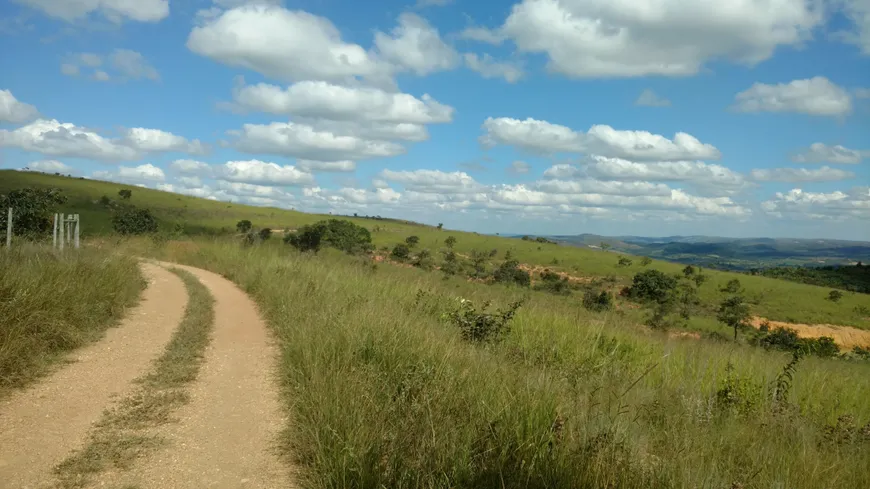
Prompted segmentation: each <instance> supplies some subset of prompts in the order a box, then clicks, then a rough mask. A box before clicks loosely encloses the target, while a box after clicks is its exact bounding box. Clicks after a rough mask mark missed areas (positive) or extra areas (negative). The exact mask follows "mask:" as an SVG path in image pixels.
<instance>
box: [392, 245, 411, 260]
mask: <svg viewBox="0 0 870 489" xmlns="http://www.w3.org/2000/svg"><path fill="white" fill-rule="evenodd" d="M390 255H391V256H392V257H393V258H395V259H397V260H403V261H404V260H407V259H408V258H409V257H410V256H411V248H410V247H409V246H408V245H406V244H405V243H399V244H397V245H396V246H393V251H391V252H390Z"/></svg>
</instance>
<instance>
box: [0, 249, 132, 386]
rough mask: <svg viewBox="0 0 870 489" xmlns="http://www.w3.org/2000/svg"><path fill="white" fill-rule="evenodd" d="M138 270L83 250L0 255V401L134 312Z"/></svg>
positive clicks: (16, 251) (14, 251)
mask: <svg viewBox="0 0 870 489" xmlns="http://www.w3.org/2000/svg"><path fill="white" fill-rule="evenodd" d="M144 286H145V282H144V280H143V279H142V276H141V274H140V272H139V268H138V267H137V265H136V262H135V261H134V260H133V259H131V258H127V257H124V256H120V255H116V254H106V253H103V252H100V251H98V250H92V249H88V248H82V249H79V250H67V251H66V252H64V253H57V252H54V251H52V250H51V249H49V248H45V247H40V246H36V245H24V246H21V247H13V248H11V249H8V250H2V253H0V397H3V396H4V395H5V394H8V393H9V392H11V389H13V388H20V387H23V386H26V385H28V384H29V383H31V382H32V381H34V380H35V379H37V378H39V377H40V376H42V375H45V374H46V373H47V372H49V371H50V370H51V367H52V366H53V365H56V364H58V362H59V361H60V360H62V359H63V357H64V354H65V353H68V352H69V351H71V350H74V349H76V348H79V347H81V346H84V345H87V344H89V343H91V342H93V341H96V340H98V339H99V338H101V337H102V335H103V333H104V332H105V331H106V330H107V329H108V328H110V327H112V326H113V325H115V324H117V322H118V320H119V319H120V318H121V317H122V316H123V315H124V312H125V310H126V309H127V308H129V307H131V306H133V305H135V304H136V303H137V301H138V300H139V294H140V292H141V291H142V289H143V288H144Z"/></svg>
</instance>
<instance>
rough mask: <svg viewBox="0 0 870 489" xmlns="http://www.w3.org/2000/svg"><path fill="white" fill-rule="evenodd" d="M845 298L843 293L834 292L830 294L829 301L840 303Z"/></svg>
mask: <svg viewBox="0 0 870 489" xmlns="http://www.w3.org/2000/svg"><path fill="white" fill-rule="evenodd" d="M842 298H843V293H842V292H840V291H839V290H832V291H830V292H829V293H828V300H829V301H831V302H840V299H842Z"/></svg>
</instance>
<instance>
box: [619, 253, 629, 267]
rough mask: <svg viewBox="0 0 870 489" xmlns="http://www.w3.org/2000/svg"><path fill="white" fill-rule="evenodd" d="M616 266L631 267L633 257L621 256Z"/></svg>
mask: <svg viewBox="0 0 870 489" xmlns="http://www.w3.org/2000/svg"><path fill="white" fill-rule="evenodd" d="M616 266H618V267H630V266H631V258H628V257H626V256H620V257H619V261H617V262H616Z"/></svg>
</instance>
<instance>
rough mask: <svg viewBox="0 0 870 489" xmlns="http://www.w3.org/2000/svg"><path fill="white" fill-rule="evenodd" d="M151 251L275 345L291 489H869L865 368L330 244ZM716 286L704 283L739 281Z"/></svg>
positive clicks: (200, 244)
mask: <svg viewBox="0 0 870 489" xmlns="http://www.w3.org/2000/svg"><path fill="white" fill-rule="evenodd" d="M423 241H424V240H423V239H421V243H420V244H419V245H418V246H421V245H423V244H424V243H423ZM402 243H403V244H405V245H406V246H407V243H406V242H405V241H404V240H402ZM458 244H459V243H458V242H457V243H454V245H458ZM149 245H150V244H149ZM139 246H142V247H143V250H144V247H145V246H146V245H145V243H142V244H140V245H139ZM448 250H449V249H448ZM156 252H157V253H160V254H162V255H163V257H164V258H167V259H172V260H177V261H181V262H184V263H189V264H191V265H196V266H199V267H203V268H207V269H211V270H214V271H216V272H218V273H222V274H224V275H225V276H227V277H229V278H230V279H232V280H234V281H236V282H237V283H239V284H240V285H241V286H242V287H243V288H244V289H246V290H247V291H248V292H249V293H250V294H252V296H253V297H254V298H255V300H256V301H257V302H258V303H259V305H260V307H261V308H262V311H263V314H264V315H265V317H266V318H267V320H268V322H269V324H270V325H271V327H272V328H273V330H274V332H275V334H276V336H277V338H278V340H279V344H280V346H281V348H282V351H283V355H282V366H281V371H280V374H279V376H278V378H279V379H281V382H282V384H283V388H284V389H285V398H284V399H285V403H286V408H287V410H288V412H289V414H290V416H291V418H292V420H293V421H292V422H288V425H287V429H286V432H285V433H284V436H283V450H284V451H285V453H287V454H288V455H289V456H291V457H293V459H294V461H295V463H297V464H298V465H299V466H300V467H301V476H302V477H303V478H304V480H303V484H302V485H303V487H320V488H328V487H335V488H338V487H347V486H348V485H349V484H350V485H353V486H354V487H360V488H366V487H372V488H374V487H517V488H519V487H531V488H534V487H541V488H543V487H548V488H553V487H590V488H593V487H596V488H597V487H621V488H623V487H624V488H632V487H638V488H641V487H642V488H657V487H703V488H706V487H710V488H731V487H741V488H769V487H790V488H854V487H868V486H870V405H868V404H867V403H866V399H867V398H868V396H870V375H868V374H870V364H868V363H866V362H861V361H842V360H831V359H826V358H821V357H820V356H818V355H807V354H806V353H805V352H802V351H800V349H799V348H794V349H783V350H784V351H780V350H779V349H776V348H771V349H764V348H759V347H754V346H751V345H748V344H746V343H744V342H740V343H734V342H733V341H695V340H684V339H679V338H674V337H672V336H671V335H669V334H668V333H667V332H665V331H658V330H655V329H651V328H649V327H648V326H645V325H643V324H639V323H638V322H637V321H635V320H634V319H632V318H631V317H630V316H629V315H628V314H627V313H625V314H620V313H619V312H618V310H616V309H615V308H614V307H615V306H614V305H613V304H611V305H610V306H606V305H605V304H606V303H607V300H606V299H601V300H599V299H598V297H600V294H598V295H596V296H595V297H594V298H593V297H592V294H589V297H590V299H589V300H588V301H586V300H584V299H585V298H586V294H585V293H584V294H579V293H577V294H576V296H575V295H574V293H573V292H572V295H570V296H565V295H563V294H555V293H540V292H535V291H533V290H532V288H531V287H526V286H525V285H523V284H517V283H516V280H514V281H513V283H510V284H508V285H504V284H499V283H495V284H493V285H484V284H482V283H479V282H478V281H474V280H468V279H467V278H466V277H460V276H455V275H449V274H446V273H436V272H434V271H428V270H425V269H423V268H422V267H415V266H413V265H411V264H410V263H407V264H406V265H411V266H386V265H381V266H376V265H374V264H373V263H372V260H371V259H370V258H365V259H361V258H360V257H358V256H350V255H348V253H347V252H345V251H342V250H338V249H332V248H331V247H325V248H322V249H321V250H320V251H319V252H318V253H316V254H315V253H311V252H299V251H298V250H296V249H294V247H293V246H288V245H287V244H284V243H281V242H280V241H276V240H272V241H270V242H267V243H262V244H261V245H260V246H256V247H246V246H243V245H240V243H239V242H238V241H235V242H226V241H215V242H208V241H196V242H192V243H188V244H187V245H184V246H180V245H175V244H170V245H168V246H166V247H164V248H163V249H162V250H158V251H156ZM446 253H450V251H447V252H446ZM411 258H412V259H413V258H414V257H413V254H412V256H411ZM500 258H503V256H502V257H500ZM508 261H509V260H503V259H500V260H497V262H499V264H498V266H496V267H494V270H498V269H499V268H501V267H502V266H503V265H504V264H505V262H508ZM462 266H463V267H465V266H467V267H469V271H470V272H471V273H474V271H475V266H474V263H471V262H470V261H469V263H468V264H463V265H462ZM506 268H507V269H512V267H511V266H507V267H506ZM486 269H487V270H489V271H490V272H491V271H492V270H493V269H491V268H489V265H487V267H486ZM704 273H707V272H704ZM508 275H510V274H508ZM445 277H446V278H445ZM683 277H684V278H683V280H684V281H686V282H688V281H690V279H687V278H685V275H683ZM675 280H676V279H675ZM678 282H679V281H678ZM707 286H712V284H710V283H705V284H703V285H702V288H703V287H707ZM723 287H727V284H725V285H723ZM602 290H603V289H602ZM729 290H731V292H721V291H719V290H716V293H717V294H719V295H722V294H725V296H726V297H730V296H731V295H732V294H739V293H741V292H742V290H741V289H736V290H735V289H734V288H733V286H732V288H730V289H729ZM652 296H653V297H656V294H655V293H653V294H652ZM581 297H582V298H581ZM605 297H607V296H605ZM586 302H588V306H587V304H584V303H586ZM598 303H600V304H602V305H601V306H596V305H594V304H598ZM324 304H329V305H330V307H323V305H324ZM645 307H646V306H644V308H642V309H641V311H645V310H646V309H645ZM726 338H727V337H726Z"/></svg>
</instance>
